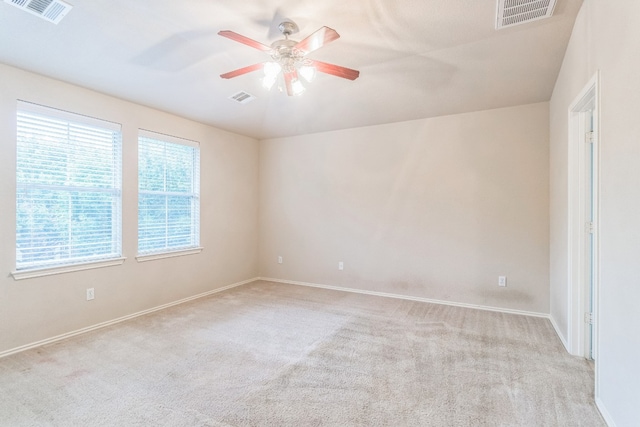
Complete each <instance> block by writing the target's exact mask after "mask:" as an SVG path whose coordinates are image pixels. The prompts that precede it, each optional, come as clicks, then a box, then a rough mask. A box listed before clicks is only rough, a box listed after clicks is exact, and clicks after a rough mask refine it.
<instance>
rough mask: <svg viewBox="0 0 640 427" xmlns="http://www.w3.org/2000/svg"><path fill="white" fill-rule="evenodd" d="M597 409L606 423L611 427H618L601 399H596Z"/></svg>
mask: <svg viewBox="0 0 640 427" xmlns="http://www.w3.org/2000/svg"><path fill="white" fill-rule="evenodd" d="M596 407H597V408H598V411H600V414H601V415H602V418H604V422H605V423H607V425H608V426H609V427H616V423H615V422H613V417H612V416H611V414H610V413H609V411H607V408H606V407H605V406H604V403H603V402H602V400H600V398H599V397H596Z"/></svg>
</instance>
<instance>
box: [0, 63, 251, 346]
mask: <svg viewBox="0 0 640 427" xmlns="http://www.w3.org/2000/svg"><path fill="white" fill-rule="evenodd" d="M17 99H22V100H26V101H31V102H35V103H39V104H43V105H48V106H51V107H55V108H60V109H64V110H68V111H72V112H78V113H82V114H85V115H90V116H94V117H98V118H101V119H105V120H110V121H113V122H117V123H121V124H122V129H123V158H124V162H123V163H124V164H123V234H124V236H123V251H124V255H125V256H126V257H127V260H126V261H125V263H124V264H123V265H121V266H117V267H107V268H101V269H95V270H87V271H81V272H74V273H67V274H60V275H56V276H49V277H41V278H34V279H27V280H21V281H15V280H14V279H13V278H12V277H11V276H10V275H9V272H11V271H13V270H14V269H15V139H16V138H15V128H16V100H17ZM138 128H144V129H149V130H153V131H157V132H161V133H166V134H169V135H175V136H179V137H183V138H187V139H192V140H195V141H199V142H200V143H201V145H200V147H201V218H202V221H201V222H202V224H201V243H202V246H203V247H204V250H203V252H202V253H200V254H198V255H190V256H185V257H179V258H170V259H163V260H157V261H150V262H144V263H138V262H136V259H135V255H136V249H137V240H136V239H137V165H136V159H137V130H138ZM257 171H258V142H257V141H256V140H254V139H251V138H247V137H244V136H239V135H234V134H231V133H227V132H224V131H221V130H218V129H215V128H212V127H209V126H205V125H201V124H198V123H195V122H192V121H189V120H186V119H183V118H180V117H176V116H173V115H170V114H166V113H163V112H160V111H157V110H153V109H150V108H146V107H142V106H139V105H135V104H132V103H129V102H125V101H122V100H119V99H115V98H112V97H109V96H106V95H102V94H99V93H96V92H93V91H89V90H86V89H82V88H79V87H77V86H72V85H68V84H65V83H62V82H59V81H56V80H52V79H49V78H45V77H42V76H38V75H35V74H31V73H27V72H24V71H21V70H18V69H15V68H12V67H8V66H5V65H1V64H0V209H1V216H0V271H2V276H1V277H0V352H2V351H6V350H8V349H12V348H16V347H18V346H21V345H25V344H29V343H32V342H35V341H38V340H41V339H46V338H50V337H53V336H56V335H59V334H62V333H67V332H70V331H74V330H77V329H79V328H83V327H87V326H91V325H94V324H97V323H100V322H104V321H108V320H112V319H116V318H118V317H121V316H125V315H129V314H132V313H135V312H138V311H141V310H145V309H149V308H152V307H156V306H158V305H162V304H165V303H169V302H173V301H176V300H179V299H182V298H185V297H189V296H192V295H196V294H199V293H202V292H206V291H209V290H212V289H215V288H218V287H222V286H225V285H229V284H233V283H236V282H240V281H244V280H247V279H251V278H253V277H256V276H257V259H258V255H257V235H258V231H257V201H258V194H257ZM88 287H93V288H95V295H96V298H95V300H93V301H90V302H88V301H86V297H85V290H86V288H88Z"/></svg>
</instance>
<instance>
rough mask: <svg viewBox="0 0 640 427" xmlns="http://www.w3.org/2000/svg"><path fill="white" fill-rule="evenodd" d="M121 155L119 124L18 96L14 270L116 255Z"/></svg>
mask: <svg viewBox="0 0 640 427" xmlns="http://www.w3.org/2000/svg"><path fill="white" fill-rule="evenodd" d="M121 162H122V155H121V132H120V125H119V124H115V123H111V122H106V121H102V120H98V119H94V118H90V117H85V116H81V115H77V114H73V113H67V112H65V111H60V110H55V109H52V108H47V107H42V106H39V105H35V104H30V103H27V102H22V101H20V102H19V103H18V114H17V165H16V166H17V194H16V208H17V209H16V270H18V271H20V270H34V269H42V268H48V267H60V266H67V265H72V264H80V263H88V262H92V261H103V260H108V259H116V258H119V257H121V256H122V250H121V175H122V174H121ZM14 277H15V275H14ZM16 278H18V277H16Z"/></svg>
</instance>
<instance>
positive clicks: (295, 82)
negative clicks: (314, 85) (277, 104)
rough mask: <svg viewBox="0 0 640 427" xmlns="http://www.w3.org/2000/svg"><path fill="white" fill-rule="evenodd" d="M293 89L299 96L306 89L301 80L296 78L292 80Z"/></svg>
mask: <svg viewBox="0 0 640 427" xmlns="http://www.w3.org/2000/svg"><path fill="white" fill-rule="evenodd" d="M291 90H292V91H293V94H294V95H296V96H297V95H302V93H303V92H304V91H305V90H306V89H305V87H304V86H303V85H302V82H301V81H300V80H298V79H295V80H292V81H291Z"/></svg>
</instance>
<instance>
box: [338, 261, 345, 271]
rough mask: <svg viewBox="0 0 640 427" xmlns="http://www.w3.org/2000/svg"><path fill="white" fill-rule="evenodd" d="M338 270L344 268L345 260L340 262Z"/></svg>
mask: <svg viewBox="0 0 640 427" xmlns="http://www.w3.org/2000/svg"><path fill="white" fill-rule="evenodd" d="M338 270H344V262H342V261H340V262H338Z"/></svg>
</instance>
